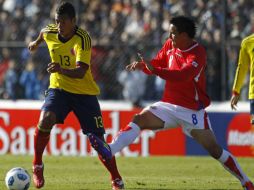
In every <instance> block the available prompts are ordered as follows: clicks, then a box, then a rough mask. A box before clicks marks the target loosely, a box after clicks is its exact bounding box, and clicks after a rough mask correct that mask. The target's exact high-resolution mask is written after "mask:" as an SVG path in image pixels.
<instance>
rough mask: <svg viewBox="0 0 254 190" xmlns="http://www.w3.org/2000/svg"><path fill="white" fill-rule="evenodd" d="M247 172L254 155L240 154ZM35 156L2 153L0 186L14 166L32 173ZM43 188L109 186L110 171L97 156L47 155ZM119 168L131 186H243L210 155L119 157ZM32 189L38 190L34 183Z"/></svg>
mask: <svg viewBox="0 0 254 190" xmlns="http://www.w3.org/2000/svg"><path fill="white" fill-rule="evenodd" d="M237 160H238V161H239V163H240V165H241V166H242V168H243V170H244V171H245V173H246V174H247V175H248V176H249V177H250V178H251V179H252V180H254V158H238V159H237ZM31 162H32V156H14V155H1V156H0V189H1V190H5V189H6V187H5V182H4V177H5V174H6V172H7V171H8V170H9V169H11V168H13V167H17V166H20V167H24V168H26V169H27V170H28V172H29V173H30V174H31V173H32V170H31ZM44 163H45V172H44V174H45V180H46V183H45V186H44V188H43V190H93V189H95V190H109V189H111V185H110V177H109V173H108V172H107V171H106V169H105V168H104V167H103V166H102V164H101V163H100V161H99V160H98V158H97V157H62V156H60V157H54V156H45V157H44ZM117 163H118V168H119V170H120V172H121V175H122V177H123V179H124V182H125V187H126V189H127V190H128V189H129V190H134V189H136V190H145V189H147V190H165V189H167V190H175V189H179V190H180V189H181V190H185V189H186V190H187V189H188V190H241V189H242V187H241V185H240V183H239V182H238V180H237V179H236V178H234V177H233V176H232V175H231V174H229V173H228V172H227V171H226V170H224V168H223V167H222V166H221V165H220V164H219V163H218V162H217V161H215V160H213V159H212V158H210V157H206V156H204V157H192V156H189V157H173V156H172V157H145V158H144V157H138V158H126V157H117ZM30 190H35V188H34V186H33V184H31V187H30Z"/></svg>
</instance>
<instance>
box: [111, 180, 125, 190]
mask: <svg viewBox="0 0 254 190" xmlns="http://www.w3.org/2000/svg"><path fill="white" fill-rule="evenodd" d="M119 189H124V183H123V180H122V179H119V178H116V179H114V180H112V190H119Z"/></svg>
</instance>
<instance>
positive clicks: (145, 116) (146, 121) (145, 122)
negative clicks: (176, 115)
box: [109, 110, 164, 155]
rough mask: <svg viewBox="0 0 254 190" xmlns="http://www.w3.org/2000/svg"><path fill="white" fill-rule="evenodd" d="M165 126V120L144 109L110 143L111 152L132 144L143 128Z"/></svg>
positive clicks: (155, 128) (113, 152)
mask: <svg viewBox="0 0 254 190" xmlns="http://www.w3.org/2000/svg"><path fill="white" fill-rule="evenodd" d="M163 127H164V122H163V121H162V120H161V119H160V118H158V117H157V116H155V115H154V114H153V113H152V112H150V111H148V110H143V111H141V113H139V114H136V115H135V116H134V117H133V120H132V121H131V122H130V123H129V124H128V125H127V126H126V127H125V128H123V129H122V130H120V131H119V132H118V134H117V136H116V137H115V138H114V140H113V142H112V143H111V144H109V146H110V148H111V152H112V154H113V155H114V154H115V153H117V152H119V151H121V150H122V149H123V148H124V147H126V146H128V145H130V144H131V143H132V142H133V141H134V140H135V139H136V138H137V137H138V136H139V134H140V132H141V130H143V129H151V130H157V129H162V128H163Z"/></svg>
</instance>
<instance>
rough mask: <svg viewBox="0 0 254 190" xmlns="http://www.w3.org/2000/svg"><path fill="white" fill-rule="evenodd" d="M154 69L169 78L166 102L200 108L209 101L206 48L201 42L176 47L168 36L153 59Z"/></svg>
mask: <svg viewBox="0 0 254 190" xmlns="http://www.w3.org/2000/svg"><path fill="white" fill-rule="evenodd" d="M151 64H152V65H153V67H154V70H153V72H152V73H151V72H150V71H149V70H148V69H147V68H144V70H143V71H144V72H145V73H147V74H155V75H157V76H159V77H161V78H162V79H164V80H166V84H165V89H164V93H163V97H162V101H163V102H169V103H171V104H175V105H179V106H182V107H185V108H189V109H194V110H199V109H202V108H206V107H207V106H208V105H209V104H210V98H209V96H208V95H207V93H206V79H205V67H206V51H205V49H204V48H203V47H202V46H201V45H200V44H198V43H195V44H194V45H192V46H191V47H190V48H189V49H187V50H180V49H178V48H174V47H173V44H172V41H171V39H168V40H167V41H166V43H165V44H164V46H163V47H162V48H161V50H160V51H159V52H158V54H157V55H156V56H155V57H154V58H153V59H152V60H151Z"/></svg>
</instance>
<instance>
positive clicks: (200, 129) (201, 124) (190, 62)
mask: <svg viewBox="0 0 254 190" xmlns="http://www.w3.org/2000/svg"><path fill="white" fill-rule="evenodd" d="M170 23H171V24H170V28H169V39H168V40H167V41H166V42H165V44H164V46H163V47H162V48H161V50H160V51H159V52H158V53H157V55H156V56H155V58H153V59H152V60H151V62H145V61H144V60H143V58H141V61H136V62H133V63H131V64H129V65H128V66H127V67H126V69H127V70H129V71H135V70H143V71H144V72H145V73H147V74H153V75H156V76H157V77H161V78H162V79H164V80H165V81H166V84H165V90H164V94H163V98H162V100H161V101H159V102H156V103H154V104H152V105H150V106H147V107H146V108H144V109H143V110H142V111H141V112H140V113H139V114H136V115H135V116H134V118H133V120H132V122H130V123H129V124H128V125H127V126H126V127H125V128H124V129H123V130H122V131H120V132H119V134H118V135H117V137H116V138H115V139H114V141H113V142H112V143H111V144H110V145H109V147H110V149H111V154H112V155H114V154H115V153H117V152H119V151H120V150H122V149H123V148H124V147H125V146H128V145H129V144H131V143H132V142H133V141H134V140H135V139H136V138H137V136H138V135H139V134H140V131H141V130H143V129H151V130H160V129H170V128H175V127H177V126H181V127H182V129H183V132H184V133H185V134H186V135H188V136H190V137H192V138H193V139H195V140H196V141H197V142H198V143H199V144H201V145H202V146H203V147H204V148H205V149H206V150H207V151H208V152H209V154H210V155H211V156H212V157H213V158H215V159H216V160H218V161H219V162H220V163H221V164H222V165H223V167H224V168H225V169H226V170H228V171H229V172H230V173H231V174H232V175H234V176H235V177H236V178H237V179H239V180H240V182H241V185H242V186H243V187H244V189H246V190H254V186H253V184H252V182H251V181H250V179H249V178H248V177H247V176H246V175H245V173H244V172H243V171H242V169H241V167H240V166H239V164H238V162H237V161H236V159H235V157H234V156H233V155H232V154H231V153H230V152H228V151H227V150H225V149H223V148H222V147H221V146H220V145H219V144H218V143H217V140H216V137H215V135H214V133H213V130H212V127H211V124H210V121H209V117H208V114H207V113H206V111H205V108H206V107H207V106H208V105H209V104H210V98H209V97H208V95H207V93H206V79H205V68H206V51H205V49H204V48H203V46H202V45H200V44H199V43H198V42H196V41H195V40H194V36H195V33H196V26H195V23H194V22H193V21H192V20H191V19H189V18H187V17H184V16H178V17H174V18H172V19H171V21H170ZM94 139H95V140H94V141H91V142H92V144H93V146H99V148H97V150H98V152H99V153H100V154H101V155H103V154H105V152H106V151H107V149H106V148H104V146H102V145H103V144H102V141H101V140H100V139H98V138H97V137H94ZM165 143H170V139H169V142H165Z"/></svg>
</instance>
